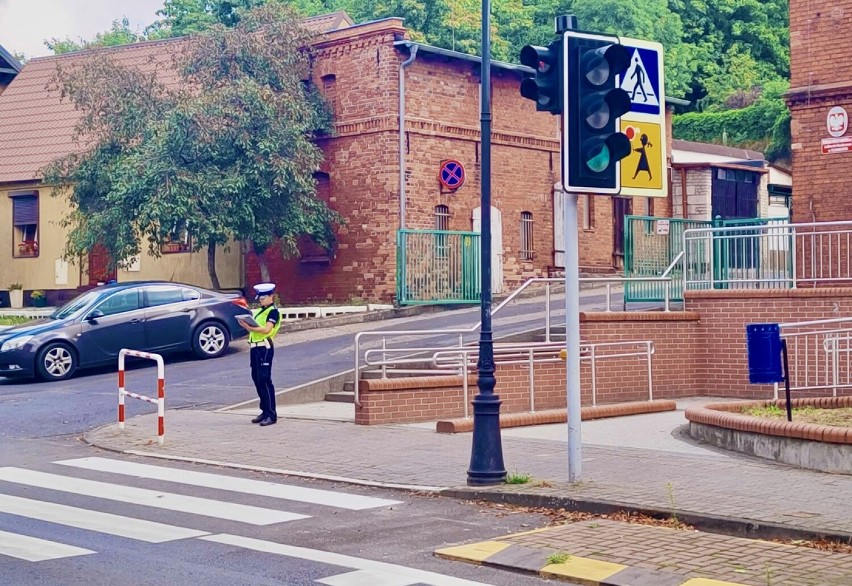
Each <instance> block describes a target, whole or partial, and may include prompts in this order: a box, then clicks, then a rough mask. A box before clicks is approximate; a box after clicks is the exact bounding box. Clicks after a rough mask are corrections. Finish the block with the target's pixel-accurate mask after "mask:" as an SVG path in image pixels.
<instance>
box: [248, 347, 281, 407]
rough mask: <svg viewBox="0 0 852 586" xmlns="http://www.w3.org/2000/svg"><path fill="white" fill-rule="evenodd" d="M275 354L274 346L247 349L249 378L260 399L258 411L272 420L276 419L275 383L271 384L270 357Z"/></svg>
mask: <svg viewBox="0 0 852 586" xmlns="http://www.w3.org/2000/svg"><path fill="white" fill-rule="evenodd" d="M274 356H275V348H273V347H272V346H271V345H270V347H269V348H265V347H264V346H257V347H255V348H250V349H249V357H250V360H251V380H252V381H254V388H255V389H257V396H258V398H259V399H260V412H261V414H262V415H263V416H264V417H269V418H270V419H272V420H273V421H277V420H278V414H277V413H276V412H275V385H273V384H272V359H273V357H274Z"/></svg>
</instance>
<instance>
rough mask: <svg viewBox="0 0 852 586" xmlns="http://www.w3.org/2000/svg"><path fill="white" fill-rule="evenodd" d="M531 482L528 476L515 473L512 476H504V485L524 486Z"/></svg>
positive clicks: (530, 477)
mask: <svg viewBox="0 0 852 586" xmlns="http://www.w3.org/2000/svg"><path fill="white" fill-rule="evenodd" d="M530 480H532V476H530V475H529V474H519V473H518V472H517V471H516V472H515V473H514V474H509V475H507V476H506V484H526V483H527V482H529V481H530Z"/></svg>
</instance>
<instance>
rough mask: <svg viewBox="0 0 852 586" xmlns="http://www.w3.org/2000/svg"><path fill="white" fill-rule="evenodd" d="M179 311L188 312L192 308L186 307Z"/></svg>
mask: <svg viewBox="0 0 852 586" xmlns="http://www.w3.org/2000/svg"><path fill="white" fill-rule="evenodd" d="M180 311H181V313H189V312H190V311H192V308H191V307H187V308H186V309H181V310H180Z"/></svg>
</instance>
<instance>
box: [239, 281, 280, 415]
mask: <svg viewBox="0 0 852 586" xmlns="http://www.w3.org/2000/svg"><path fill="white" fill-rule="evenodd" d="M254 292H255V293H256V296H255V299H256V300H258V301H260V308H259V309H256V310H254V311H253V312H252V316H253V317H254V321H256V322H257V324H258V325H257V326H250V325H249V324H247V323H245V322H244V321H240V325H241V326H242V327H244V328H245V329H247V330H248V331H249V353H250V358H251V380H252V381H254V386H255V388H256V389H257V396H258V397H259V398H260V415H258V416H257V417H255V418H254V419H252V420H251V422H252V423H259V424H260V425H261V426H263V427H266V426H267V425H272V424H273V423H275V422H277V421H278V414H277V413H276V411H275V386H274V385H273V384H272V358H273V356H274V355H275V347H274V346H273V343H272V341H273V339H274V338H275V334H277V333H278V330H279V328H280V327H281V316H280V315H279V313H278V309H277V308H276V307H275V303H274V301H275V284H274V283H261V284H260V285H255V286H254Z"/></svg>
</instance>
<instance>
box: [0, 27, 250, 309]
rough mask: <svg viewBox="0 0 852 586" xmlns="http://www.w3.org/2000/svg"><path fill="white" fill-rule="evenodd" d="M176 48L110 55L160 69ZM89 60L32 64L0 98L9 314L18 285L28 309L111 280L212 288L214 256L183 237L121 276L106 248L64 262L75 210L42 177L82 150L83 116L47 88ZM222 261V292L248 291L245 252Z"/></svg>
mask: <svg viewBox="0 0 852 586" xmlns="http://www.w3.org/2000/svg"><path fill="white" fill-rule="evenodd" d="M174 43H175V41H174V40H169V41H155V42H148V43H138V44H133V45H126V46H122V47H114V48H110V49H106V50H109V51H110V55H111V56H112V57H113V58H114V59H115V60H116V61H117V62H119V63H121V64H124V65H129V66H143V67H154V64H155V63H157V62H163V61H165V60H168V59H170V58H171V51H170V50H169V49H168V47H169V45H172V44H174ZM89 53H90V52H87V51H83V52H77V53H68V54H65V55H56V56H50V57H38V58H34V59H31V60H30V61H28V62H27V63H26V64H25V65H24V66H23V67H22V68H21V70H20V72H19V73H18V74H17V75H16V76H15V78H14V79H13V80H12V81H11V83H9V85H8V86H7V87H6V88H5V91H3V93H2V94H0V307H3V306H6V307H8V303H9V302H8V294H7V293H6V291H5V290H6V289H7V288H8V286H9V285H11V284H13V283H19V284H21V285H23V288H24V299H25V303H27V302H28V301H29V299H30V293H31V292H32V291H34V290H43V291H46V292H47V296H48V302H49V303H50V304H57V303H61V302H63V301H65V300H67V299H70V298H71V297H73V296H74V295H76V294H77V293H78V292H79V291H80V289H83V288H87V287H89V286H95V285H97V284H98V283H99V282H106V281H108V280H111V279H114V280H117V281H120V282H124V281H136V280H154V279H164V280H169V281H176V282H184V283H190V284H194V285H199V286H202V287H209V286H210V284H211V283H210V278H209V276H208V272H207V251H206V249H202V250H200V251H199V252H191V251H190V250H189V247H188V242H189V241H188V240H187V238H188V237H190V236H188V235H187V234H176V235H175V243H174V245H172V246H165V247H163V248H162V249H161V250H160V254H161V256H160V257H159V258H156V257H154V256H150V255H148V254H147V250H146V248H147V247H146V246H144V245H143V254H142V255H141V256H140V258H138V259H135V260H134V262H133V263H131V264H130V266H128V267H127V268H124V269H119V270H117V271H113V272H110V271H108V270H107V264H108V263H107V262H106V259H105V257H104V256H103V254H102V253H101V251H100V250H99V247H95V249H94V250H92V251H91V252H90V253H89V255H88V256H87V257H86V258H74V259H67V258H65V257H64V249H65V243H66V239H67V235H68V230H67V229H66V228H65V227H63V226H62V220H63V219H64V218H65V217H66V215H67V214H68V212H69V211H70V208H69V203H68V201H67V199H66V198H65V197H63V196H56V195H54V190H53V188H52V186H49V185H45V184H43V183H42V181H41V177H42V169H44V168H45V167H46V166H47V165H49V164H50V163H51V162H52V161H54V160H56V159H58V158H60V157H62V156H65V155H67V154H69V153H71V152H74V151H75V150H77V149H80V148H82V147H81V145H80V144H78V143H75V142H74V141H73V139H72V136H73V132H74V126H75V124H76V123H77V120H78V118H79V113H78V112H77V111H76V110H75V109H74V106H73V105H72V104H71V103H70V102H68V101H67V100H66V101H63V100H61V99H60V96H59V93H58V92H51V91H48V89H47V86H48V83H49V81H50V78H51V77H52V76H53V74H54V72H55V71H56V68H57V66H66V67H67V66H68V65H70V64H71V63H73V62H74V61H76V60H80V59H82V58H85V57H86V56H87V55H88V54H89ZM0 70H2V67H0ZM216 258H217V265H216V268H217V274H218V277H219V281H220V284H221V286H222V287H223V288H239V287H241V286H242V284H243V283H242V275H243V266H242V254H241V251H240V246H239V245H238V244H235V245H231V246H229V247H220V249H218V250H217V252H216Z"/></svg>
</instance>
